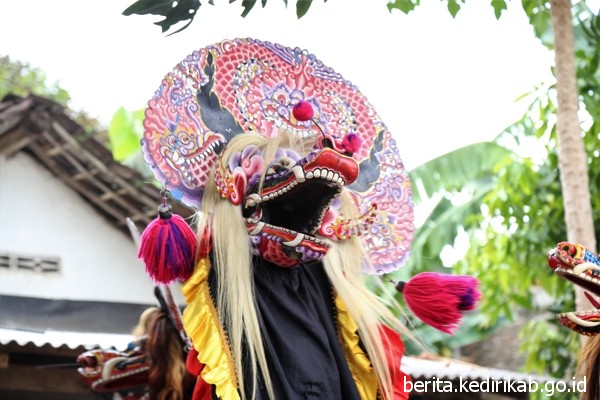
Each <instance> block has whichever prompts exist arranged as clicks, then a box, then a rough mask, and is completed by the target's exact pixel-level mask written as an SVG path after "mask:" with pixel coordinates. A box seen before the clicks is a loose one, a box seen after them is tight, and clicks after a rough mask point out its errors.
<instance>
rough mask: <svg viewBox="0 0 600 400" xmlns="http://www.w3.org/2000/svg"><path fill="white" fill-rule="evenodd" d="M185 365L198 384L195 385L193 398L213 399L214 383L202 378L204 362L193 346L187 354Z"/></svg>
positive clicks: (201, 399)
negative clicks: (199, 359)
mask: <svg viewBox="0 0 600 400" xmlns="http://www.w3.org/2000/svg"><path fill="white" fill-rule="evenodd" d="M185 366H186V368H187V370H188V372H189V373H190V374H192V375H193V376H195V377H196V386H194V393H193V394H192V400H212V394H213V393H212V389H213V388H212V385H209V384H208V383H206V382H205V381H204V379H202V377H201V376H200V373H201V372H202V370H203V369H204V364H200V361H198V352H197V351H196V349H194V348H192V349H191V350H190V352H189V353H188V355H187V359H186V361H185Z"/></svg>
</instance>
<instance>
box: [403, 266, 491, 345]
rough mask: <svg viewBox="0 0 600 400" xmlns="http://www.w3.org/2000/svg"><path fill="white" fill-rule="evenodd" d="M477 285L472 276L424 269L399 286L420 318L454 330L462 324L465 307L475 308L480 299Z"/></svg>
mask: <svg viewBox="0 0 600 400" xmlns="http://www.w3.org/2000/svg"><path fill="white" fill-rule="evenodd" d="M478 285H479V282H478V281H477V279H476V278H474V277H472V276H466V275H447V274H438V273H434V272H423V273H420V274H418V275H416V276H414V277H413V278H412V279H410V280H409V281H408V282H400V283H399V284H398V285H397V286H396V288H397V289H398V290H399V291H400V292H402V294H403V296H404V300H405V301H406V304H407V305H408V307H409V308H410V310H411V311H412V312H413V313H414V314H415V315H416V316H417V317H418V318H419V319H420V320H421V321H423V322H424V323H426V324H427V325H430V326H432V327H434V328H436V329H438V330H440V331H442V332H445V333H449V334H452V333H454V331H455V330H456V328H458V326H459V325H460V321H461V319H462V313H463V311H469V310H473V309H474V308H475V306H476V305H477V302H478V301H479V300H480V299H481V292H480V291H479V289H478Z"/></svg>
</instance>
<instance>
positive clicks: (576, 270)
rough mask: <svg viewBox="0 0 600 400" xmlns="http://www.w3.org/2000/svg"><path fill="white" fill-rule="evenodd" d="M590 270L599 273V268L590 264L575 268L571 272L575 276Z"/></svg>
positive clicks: (586, 263)
mask: <svg viewBox="0 0 600 400" xmlns="http://www.w3.org/2000/svg"><path fill="white" fill-rule="evenodd" d="M590 269H592V270H596V271H600V266H598V265H596V264H592V263H591V262H585V263H581V264H579V265H577V266H575V268H573V272H574V273H575V274H579V275H581V274H582V273H583V272H585V271H588V270H590Z"/></svg>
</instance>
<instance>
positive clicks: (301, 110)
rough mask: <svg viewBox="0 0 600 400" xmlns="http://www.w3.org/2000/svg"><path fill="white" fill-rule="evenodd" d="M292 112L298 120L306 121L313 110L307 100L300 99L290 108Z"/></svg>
mask: <svg viewBox="0 0 600 400" xmlns="http://www.w3.org/2000/svg"><path fill="white" fill-rule="evenodd" d="M292 114H294V118H296V120H298V121H308V120H309V119H311V118H312V117H313V116H314V115H315V110H314V109H313V107H312V105H311V104H310V103H309V102H308V101H304V100H301V101H299V102H298V103H296V104H295V105H294V108H292Z"/></svg>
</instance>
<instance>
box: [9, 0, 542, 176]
mask: <svg viewBox="0 0 600 400" xmlns="http://www.w3.org/2000/svg"><path fill="white" fill-rule="evenodd" d="M132 2H133V0H131V1H116V0H104V1H94V2H90V1H83V0H79V1H78V0H52V1H48V0H29V1H4V2H2V4H1V5H0V38H2V39H1V40H0V55H9V56H10V57H11V58H12V59H14V60H20V61H23V62H28V63H30V64H31V65H32V66H35V67H39V68H40V69H42V70H44V71H45V72H46V73H47V74H48V77H49V79H50V81H59V83H60V84H61V86H62V87H64V88H65V89H66V90H67V91H68V92H69V93H70V94H71V96H72V98H73V102H72V104H71V106H72V107H73V108H75V109H85V110H86V111H87V112H88V113H89V114H91V115H93V116H97V117H98V118H99V119H100V120H101V121H103V122H104V123H108V121H110V118H111V116H112V114H113V113H114V112H115V111H116V110H117V109H118V108H119V107H121V106H124V107H126V108H127V109H130V110H135V109H141V108H143V107H144V106H145V104H146V102H147V100H148V99H149V98H150V97H151V96H152V94H153V92H154V90H155V89H156V88H157V87H158V85H159V84H160V81H161V79H162V77H163V76H164V75H165V74H166V73H167V72H168V71H169V70H171V69H172V68H173V67H174V66H175V64H177V63H178V62H179V61H180V60H182V59H183V58H185V56H186V55H187V54H189V53H191V52H192V51H193V50H195V49H198V48H201V47H204V46H206V45H208V44H212V43H215V42H219V41H221V40H223V39H232V38H236V37H252V38H256V39H261V40H268V41H271V42H276V43H281V44H283V45H286V46H291V47H296V46H297V47H301V48H304V49H306V50H308V51H309V52H311V53H313V54H314V55H316V56H317V57H318V58H320V59H321V60H322V61H323V62H324V63H325V64H326V65H328V66H330V67H333V68H334V69H335V70H336V71H337V72H339V73H341V74H342V75H343V76H344V78H346V79H348V80H350V81H352V82H353V83H354V84H356V85H357V86H358V87H359V88H360V89H361V91H362V92H363V93H364V94H365V95H366V96H367V97H368V98H369V101H370V102H371V104H373V105H374V107H375V108H376V109H377V111H378V112H379V114H380V115H381V117H382V118H383V120H384V121H385V122H386V124H387V125H388V127H389V129H390V131H391V132H392V133H393V134H394V135H395V137H396V138H397V140H398V142H399V146H400V147H399V148H400V152H401V155H402V157H403V159H404V162H405V164H406V166H407V168H408V169H410V168H413V167H416V166H417V165H419V164H420V163H422V162H424V161H427V160H428V159H431V158H433V157H436V156H438V155H440V154H443V153H445V152H447V151H450V150H452V149H455V148H457V147H460V146H463V145H466V144H469V143H472V142H475V141H480V140H489V139H491V138H493V137H494V136H495V135H496V134H498V133H499V132H500V131H501V130H502V129H503V128H504V127H506V126H507V125H509V124H510V123H512V122H513V121H514V120H516V119H517V118H518V117H520V115H521V114H522V113H523V112H524V109H525V104H516V103H515V99H516V98H517V97H518V96H519V95H521V94H523V93H525V92H527V91H530V90H531V89H532V88H533V87H534V86H535V85H537V84H539V83H540V82H548V81H551V79H552V77H551V74H550V67H551V64H552V62H553V60H552V55H551V54H550V53H549V52H548V51H547V50H546V49H545V48H543V46H542V45H541V44H540V43H539V42H538V41H537V39H535V37H534V35H533V31H532V29H531V28H530V27H529V25H528V23H527V20H526V17H525V15H524V12H523V11H522V10H521V8H520V4H519V3H520V2H515V1H513V2H511V4H509V10H508V11H507V12H505V13H504V15H503V17H502V18H501V19H500V21H496V19H495V17H494V14H493V9H492V7H491V6H490V5H489V1H469V2H467V3H468V4H467V5H465V6H463V10H462V11H461V12H460V13H459V14H458V16H457V18H456V19H452V18H451V16H450V15H449V13H448V11H447V9H446V8H445V2H440V1H439V0H438V1H435V0H430V1H424V2H423V3H427V4H424V5H422V6H420V7H418V8H417V10H416V11H415V12H413V13H411V14H409V15H404V14H403V13H401V12H399V11H397V10H394V11H393V12H391V13H390V12H389V11H388V10H387V8H386V3H387V0H329V1H328V2H327V3H323V2H322V0H314V2H313V3H314V4H313V6H312V7H311V9H310V10H309V12H308V13H307V15H306V16H305V17H303V18H302V19H300V20H298V19H297V18H296V16H295V9H294V5H295V1H293V0H290V1H289V3H290V7H289V8H287V9H286V8H284V5H283V1H281V0H269V4H268V5H267V7H266V8H265V9H261V8H260V2H258V3H257V5H256V6H255V9H254V10H252V12H251V13H250V14H249V16H248V17H246V18H245V19H244V18H241V17H240V16H239V14H240V13H241V11H242V8H241V0H238V1H237V2H235V3H233V4H232V5H229V4H228V1H227V0H216V1H215V3H216V4H217V5H216V6H210V5H208V4H205V5H203V6H202V7H201V8H200V10H199V13H198V16H197V17H196V19H195V20H194V22H193V23H192V24H191V25H190V27H189V28H188V29H186V30H185V31H183V32H181V33H178V34H175V35H173V36H170V37H166V36H165V35H163V34H162V33H161V32H160V28H159V27H158V26H156V25H153V24H152V22H154V21H156V20H158V18H157V17H155V16H130V17H125V16H122V15H121V12H122V11H123V10H124V9H125V8H126V7H127V6H129V5H130V4H131V3H132Z"/></svg>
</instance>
